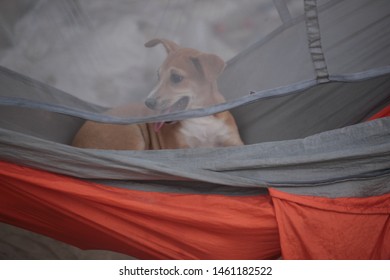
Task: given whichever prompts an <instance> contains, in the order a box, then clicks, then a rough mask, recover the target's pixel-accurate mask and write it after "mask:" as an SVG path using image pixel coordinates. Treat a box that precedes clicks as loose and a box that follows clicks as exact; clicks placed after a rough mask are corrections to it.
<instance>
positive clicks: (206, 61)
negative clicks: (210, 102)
mask: <svg viewBox="0 0 390 280" xmlns="http://www.w3.org/2000/svg"><path fill="white" fill-rule="evenodd" d="M191 61H192V63H193V64H194V65H195V68H196V69H197V70H198V71H199V72H200V73H201V74H202V75H203V76H204V78H205V79H206V80H208V81H210V82H212V81H215V80H216V79H217V78H218V76H219V75H220V74H221V73H222V71H223V69H224V68H225V62H224V61H223V59H222V58H220V57H219V56H217V55H215V54H208V53H201V54H199V55H198V56H196V57H192V58H191Z"/></svg>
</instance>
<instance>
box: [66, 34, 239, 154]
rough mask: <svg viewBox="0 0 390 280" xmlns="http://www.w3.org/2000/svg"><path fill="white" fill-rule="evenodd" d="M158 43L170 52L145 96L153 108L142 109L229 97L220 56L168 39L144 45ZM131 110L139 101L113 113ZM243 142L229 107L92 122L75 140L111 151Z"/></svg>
mask: <svg viewBox="0 0 390 280" xmlns="http://www.w3.org/2000/svg"><path fill="white" fill-rule="evenodd" d="M157 44H162V45H163V46H164V47H165V50H166V51H167V54H168V56H167V58H166V59H165V61H164V62H163V64H162V65H161V67H160V69H159V70H158V76H159V79H158V84H157V86H156V87H155V88H154V89H153V90H152V91H151V92H150V94H149V95H148V97H147V99H146V101H145V105H146V106H147V107H148V108H146V107H145V108H142V110H144V111H147V110H149V109H151V110H153V111H154V112H155V113H156V112H157V113H171V112H176V111H183V110H188V109H197V108H203V107H206V106H210V105H213V104H218V103H222V102H224V101H225V99H224V97H223V96H222V95H221V94H220V92H219V91H218V87H217V77H218V76H219V74H220V73H221V72H222V71H223V69H224V67H225V63H224V61H223V60H222V59H221V58H220V57H218V56H217V55H214V54H206V53H202V52H199V51H197V50H195V49H190V48H181V47H179V46H178V45H177V44H176V43H174V42H172V41H169V40H165V39H153V40H151V41H149V42H147V43H146V44H145V46H146V47H148V48H150V47H154V46H156V45H157ZM142 107H144V106H142ZM138 109H139V108H138ZM149 111H150V110H149ZM126 112H129V113H128V114H130V113H131V112H134V105H128V106H123V107H121V108H116V109H113V110H111V111H110V112H109V113H111V114H115V115H119V116H125V115H126ZM242 144H243V143H242V140H241V138H240V135H239V133H238V129H237V126H236V123H235V121H234V118H233V116H232V115H231V114H230V113H229V112H222V113H218V114H215V115H211V116H206V117H200V118H192V119H186V120H182V121H177V122H170V123H163V122H160V123H154V124H150V123H148V124H133V125H114V124H102V123H96V122H92V121H87V122H86V123H85V124H84V125H83V126H82V127H81V128H80V130H79V131H78V133H77V134H76V136H75V138H74V139H73V143H72V145H73V146H77V147H82V148H95V149H112V150H157V149H179V148H196V147H223V146H234V145H242Z"/></svg>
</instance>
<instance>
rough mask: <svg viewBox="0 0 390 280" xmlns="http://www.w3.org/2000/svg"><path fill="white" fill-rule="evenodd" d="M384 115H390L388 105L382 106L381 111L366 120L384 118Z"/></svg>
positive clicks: (389, 106)
mask: <svg viewBox="0 0 390 280" xmlns="http://www.w3.org/2000/svg"><path fill="white" fill-rule="evenodd" d="M385 117H390V105H388V106H387V107H385V108H383V109H382V110H381V111H379V112H378V113H376V114H375V115H373V116H372V117H370V118H369V119H368V121H372V120H376V119H380V118H385Z"/></svg>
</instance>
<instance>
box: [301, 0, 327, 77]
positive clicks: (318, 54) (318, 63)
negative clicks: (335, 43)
mask: <svg viewBox="0 0 390 280" xmlns="http://www.w3.org/2000/svg"><path fill="white" fill-rule="evenodd" d="M304 2H305V3H304V4H305V22H306V33H307V39H308V47H309V51H310V56H311V59H312V62H313V66H314V69H315V71H316V76H317V82H318V83H326V82H329V73H328V67H327V64H326V61H325V56H324V52H323V49H322V44H321V34H320V25H319V22H318V10H317V1H316V0H305V1H304Z"/></svg>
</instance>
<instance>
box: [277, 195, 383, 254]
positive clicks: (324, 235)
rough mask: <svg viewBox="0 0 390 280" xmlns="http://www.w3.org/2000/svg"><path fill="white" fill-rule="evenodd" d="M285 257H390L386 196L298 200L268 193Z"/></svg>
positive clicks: (309, 197)
mask: <svg viewBox="0 0 390 280" xmlns="http://www.w3.org/2000/svg"><path fill="white" fill-rule="evenodd" d="M270 195H271V196H272V199H273V202H274V206H275V213H276V218H277V221H278V225H279V233H280V242H281V247H282V256H283V258H285V259H390V194H387V195H382V196H376V197H366V198H337V199H331V198H323V197H314V196H299V195H292V194H287V193H283V192H280V191H277V190H274V189H271V190H270Z"/></svg>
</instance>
